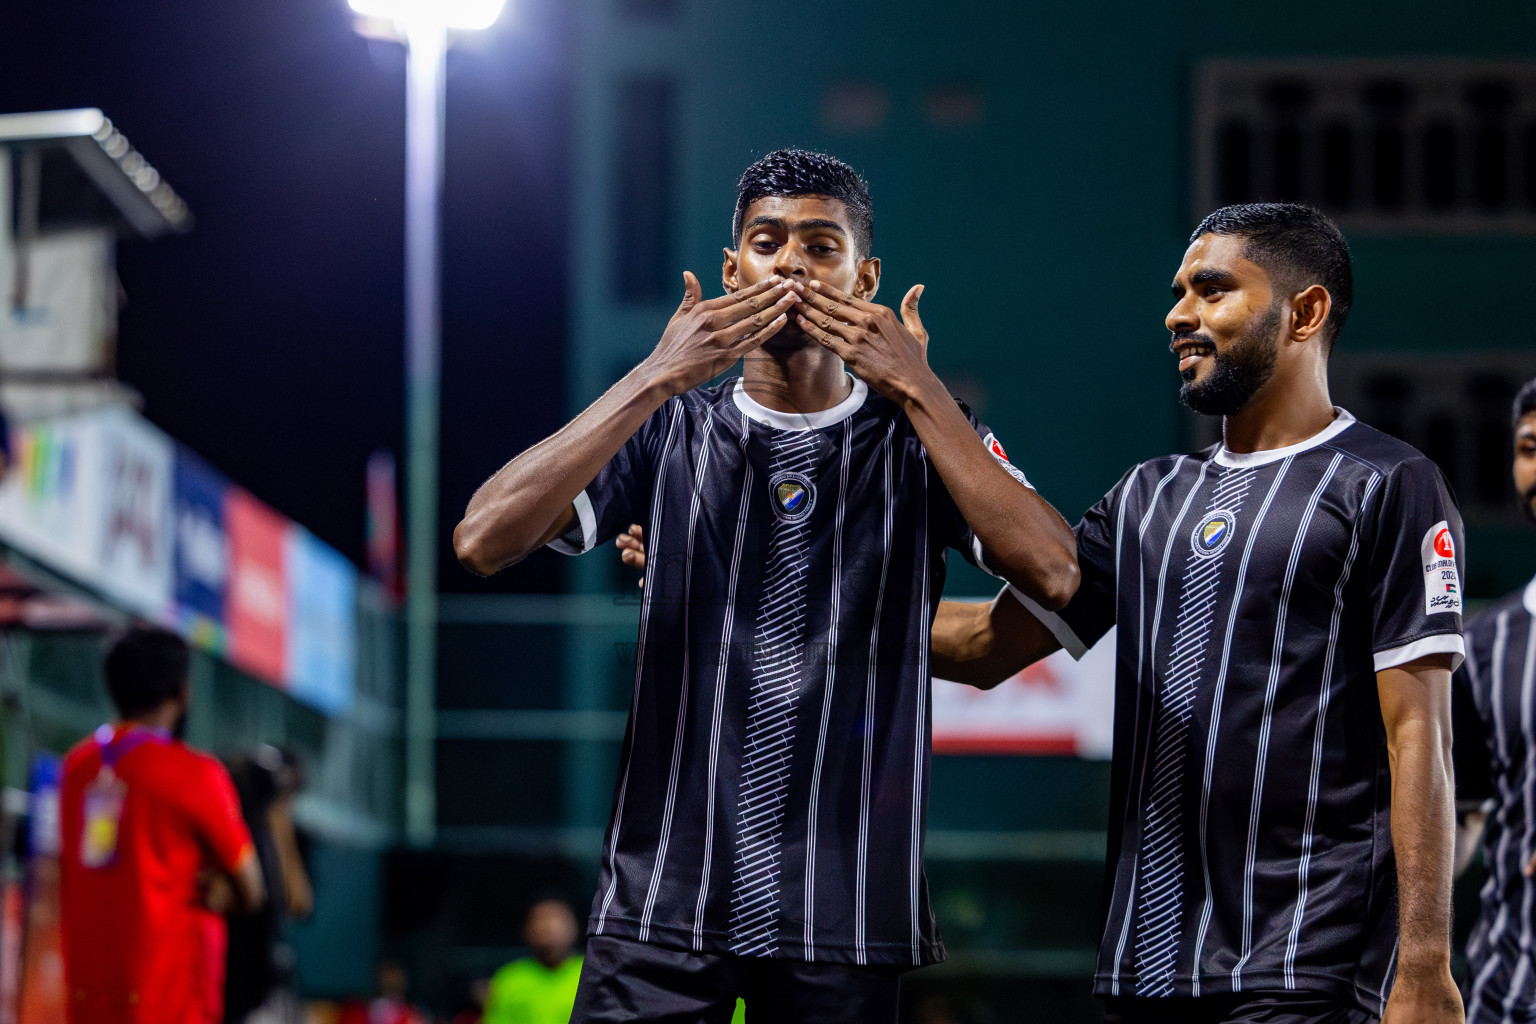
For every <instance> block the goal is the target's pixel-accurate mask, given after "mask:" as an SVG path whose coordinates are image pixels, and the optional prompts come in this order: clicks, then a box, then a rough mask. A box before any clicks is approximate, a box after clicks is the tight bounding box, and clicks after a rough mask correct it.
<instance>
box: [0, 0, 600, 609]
mask: <svg viewBox="0 0 1536 1024" xmlns="http://www.w3.org/2000/svg"><path fill="white" fill-rule="evenodd" d="M560 7H561V5H560V4H559V2H558V0H512V2H511V3H510V4H509V9H508V12H507V13H506V14H504V15H503V18H502V21H501V23H500V24H498V25H497V26H496V27H495V28H494V29H492V30H490V31H489V32H487V33H485V34H484V36H482V37H481V38H478V39H476V40H474V41H473V43H472V44H470V45H467V46H463V47H460V48H458V49H456V50H455V51H453V52H452V53H450V55H449V87H448V117H447V175H446V180H445V193H446V195H445V202H444V218H443V219H444V234H443V271H444V273H443V277H444V285H443V339H444V368H443V377H444V381H443V410H444V411H443V458H442V495H443V500H442V503H441V505H442V527H443V538H444V540H443V544H442V545H441V546H440V550H441V552H442V554H443V563H442V564H443V571H442V573H441V574H440V575H441V580H442V583H443V585H444V587H445V588H446V589H450V590H483V589H486V588H487V587H495V588H496V589H507V588H510V589H519V590H522V589H548V588H553V587H557V586H558V585H559V581H560V578H561V577H560V567H559V564H558V561H559V559H558V556H552V555H548V554H546V553H541V554H540V555H538V556H535V560H533V561H531V562H530V564H528V565H527V566H525V567H524V568H523V569H522V570H520V571H519V572H518V573H515V574H510V575H507V574H504V576H506V578H505V579H502V578H498V580H497V581H496V582H495V583H492V584H484V583H478V582H476V581H474V580H472V579H471V578H470V577H468V576H467V575H466V574H464V573H463V572H462V570H460V569H459V568H458V567H457V565H455V564H453V563H452V559H451V553H450V552H449V551H448V547H447V537H448V534H449V531H450V530H451V529H452V525H453V523H454V521H456V519H457V516H458V513H459V512H460V511H462V509H463V505H464V502H465V500H467V498H468V496H469V493H470V492H471V491H472V490H473V488H474V487H475V485H476V484H477V483H479V481H480V480H482V479H483V478H484V477H485V476H486V475H488V474H489V473H490V472H491V471H493V470H494V469H495V467H496V466H497V465H499V464H500V462H501V461H503V460H504V459H505V458H507V457H509V456H510V455H512V454H515V453H516V452H517V451H519V450H521V449H522V448H523V447H525V446H526V445H528V444H530V443H532V442H533V441H535V440H537V439H538V438H539V437H540V436H542V435H544V434H545V433H548V432H549V431H550V430H551V429H553V428H554V427H556V426H558V424H559V421H560V418H561V412H562V406H563V402H562V397H563V394H564V378H563V348H564V338H565V302H566V292H565V274H566V266H567V250H566V247H565V238H566V230H565V226H566V223H567V219H568V218H567V209H568V204H567V188H568V186H567V177H568V176H567V173H566V171H567V162H568V159H569V157H568V152H569V148H570V140H569V132H568V129H567V121H568V117H567V112H568V107H569V93H570V90H569V87H568V81H567V74H566V68H567V66H568V62H567V59H566V51H567V50H568V43H567V41H566V35H565V29H564V25H563V24H562V19H561V15H560ZM404 67H405V60H404V55H403V51H402V50H401V48H400V47H398V46H395V45H393V44H388V43H378V42H375V43H369V42H367V41H365V40H363V39H361V38H359V37H358V36H357V35H356V34H355V33H354V32H353V31H352V23H351V17H350V13H349V12H348V11H347V9H346V5H345V0H260V2H259V3H237V2H234V0H208V2H203V3H192V2H181V3H171V2H167V0H146V2H137V3H131V4H125V3H108V2H105V0H97V2H95V3H92V2H88V0H51V2H49V3H46V4H41V3H38V4H28V3H14V4H5V5H3V6H0V112H12V111H24V110H50V109H60V108H66V107H83V106H96V107H100V108H102V110H104V111H105V112H106V114H107V116H108V117H110V118H112V119H113V121H114V122H115V123H116V124H117V125H118V127H119V128H121V129H122V130H123V132H124V133H125V134H127V136H128V138H129V140H130V141H131V142H132V143H133V144H134V146H135V147H137V148H138V149H139V150H140V151H141V152H142V153H143V154H144V155H145V156H146V157H147V158H148V159H149V161H150V162H151V163H152V164H154V165H155V167H156V168H157V169H159V170H160V171H161V173H162V174H164V175H165V177H166V179H167V180H168V181H169V182H170V183H171V185H172V186H173V187H174V188H175V189H176V190H177V191H178V192H179V193H180V194H181V195H182V196H183V197H184V198H185V199H186V200H187V202H188V204H189V205H190V206H191V208H192V211H193V213H194V215H195V216H196V217H197V226H196V228H195V229H194V230H193V232H192V233H191V234H190V235H187V236H185V237H181V238H173V239H165V240H160V241H156V242H142V241H128V242H126V243H125V244H124V245H123V246H122V247H121V248H120V250H119V267H118V270H119V275H120V277H121V279H122V282H123V286H124V289H125V291H126V293H127V296H128V305H127V308H126V309H125V310H124V313H123V317H122V332H121V337H120V344H119V352H120V357H119V358H120V370H121V375H122V376H123V378H124V379H126V380H127V381H128V382H129V383H131V384H132V385H133V386H135V387H136V388H138V389H139V390H140V391H141V392H142V393H143V395H144V399H145V406H144V412H145V414H146V415H147V416H148V417H149V418H150V419H151V420H153V421H154V422H155V423H157V424H158V425H160V426H161V427H163V428H164V429H165V430H167V431H168V432H169V433H170V434H171V435H172V436H174V437H176V438H177V439H178V440H181V441H183V442H185V443H187V444H188V445H190V446H191V447H192V448H194V449H196V450H197V451H198V452H200V453H201V454H202V455H204V456H206V457H207V458H208V459H209V460H211V461H212V462H213V463H214V464H215V465H217V466H219V467H220V468H221V469H223V470H224V471H225V472H226V473H228V474H229V475H230V476H231V477H232V478H234V479H235V480H236V481H237V482H239V483H241V484H243V485H244V486H246V487H247V488H249V489H250V490H251V491H252V492H253V493H255V494H256V495H257V496H259V497H261V498H263V499H264V500H266V501H268V502H270V503H271V504H272V505H274V506H276V507H277V508H278V509H279V510H281V511H282V512H284V513H285V514H287V515H289V516H291V517H292V518H294V519H296V520H298V521H299V522H301V523H303V524H304V525H306V526H308V527H310V528H311V529H312V530H314V531H315V533H317V534H318V535H319V536H320V537H321V538H323V539H324V540H326V541H328V542H330V543H331V544H334V545H335V546H337V547H338V548H340V549H341V550H342V551H343V552H345V553H346V554H347V555H348V556H350V557H352V558H353V559H354V560H359V561H360V560H361V558H362V551H363V522H364V505H363V467H364V463H365V461H366V459H367V457H368V454H369V452H370V451H372V450H373V449H375V448H378V447H388V448H391V449H393V450H394V451H396V452H397V453H400V451H401V443H402V427H401V423H402V417H403V415H404V401H403V382H402V372H403V371H402V367H403V341H402V331H403V327H402V323H403V313H402V301H403V300H402V293H401V279H402V274H403V257H402V247H403V229H402V221H403V217H404V212H403V197H402V190H403V186H404V144H405V143H404V120H405V114H404V88H405V87H404V74H405V72H404ZM402 472H403V459H402Z"/></svg>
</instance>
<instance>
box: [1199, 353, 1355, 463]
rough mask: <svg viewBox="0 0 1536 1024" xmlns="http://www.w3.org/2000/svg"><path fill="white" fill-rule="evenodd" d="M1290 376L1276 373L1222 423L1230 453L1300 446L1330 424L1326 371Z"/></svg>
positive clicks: (1224, 440) (1310, 371) (1312, 371)
mask: <svg viewBox="0 0 1536 1024" xmlns="http://www.w3.org/2000/svg"><path fill="white" fill-rule="evenodd" d="M1297 370H1298V371H1300V372H1296V373H1293V374H1292V375H1290V376H1282V375H1281V374H1279V373H1277V374H1276V375H1275V376H1274V377H1272V378H1271V379H1270V381H1269V383H1267V384H1265V385H1264V386H1263V387H1262V388H1260V389H1259V390H1258V392H1257V393H1256V394H1255V395H1254V396H1253V397H1252V398H1250V399H1249V400H1248V403H1247V404H1246V405H1244V406H1243V407H1242V409H1240V410H1239V411H1238V412H1236V413H1234V414H1232V415H1231V416H1228V417H1227V418H1226V420H1225V421H1224V422H1223V424H1222V439H1223V443H1224V444H1225V445H1226V447H1227V451H1229V452H1240V453H1249V452H1266V451H1272V450H1273V449H1276V448H1288V447H1290V446H1291V445H1293V444H1300V443H1301V442H1303V441H1305V440H1306V439H1307V438H1309V437H1312V436H1314V435H1316V434H1318V433H1319V432H1321V431H1323V430H1324V429H1326V428H1327V426H1328V424H1330V423H1332V422H1333V419H1334V411H1333V400H1332V399H1331V398H1329V397H1328V378H1327V375H1326V368H1322V367H1319V368H1317V369H1315V370H1306V369H1304V368H1301V367H1298V368H1297Z"/></svg>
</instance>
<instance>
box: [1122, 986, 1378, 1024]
mask: <svg viewBox="0 0 1536 1024" xmlns="http://www.w3.org/2000/svg"><path fill="white" fill-rule="evenodd" d="M1375 1020H1376V1015H1375V1014H1372V1013H1366V1012H1365V1011H1364V1010H1362V1009H1360V1007H1358V1006H1356V1005H1355V1004H1354V1003H1343V1002H1340V1001H1338V1000H1337V999H1330V998H1328V997H1327V996H1324V995H1321V994H1319V993H1316V992H1283V993H1281V992H1242V993H1237V994H1235V995H1219V996H1199V997H1197V998H1190V997H1188V996H1175V997H1171V998H1166V999H1153V998H1146V997H1138V996H1118V997H1116V996H1109V997H1107V998H1106V999H1105V1000H1104V1024H1374V1021H1375Z"/></svg>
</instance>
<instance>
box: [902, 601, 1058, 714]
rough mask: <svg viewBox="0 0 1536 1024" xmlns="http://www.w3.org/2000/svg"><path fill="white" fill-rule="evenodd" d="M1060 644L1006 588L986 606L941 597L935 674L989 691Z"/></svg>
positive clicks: (936, 622)
mask: <svg viewBox="0 0 1536 1024" xmlns="http://www.w3.org/2000/svg"><path fill="white" fill-rule="evenodd" d="M1060 647H1061V644H1060V642H1059V641H1057V639H1056V638H1055V636H1053V635H1052V634H1051V631H1050V630H1049V629H1047V628H1046V627H1045V625H1044V624H1043V623H1042V622H1041V621H1040V620H1039V619H1037V618H1035V617H1034V616H1033V615H1031V614H1030V613H1029V612H1027V611H1025V610H1024V607H1023V605H1021V604H1019V602H1018V601H1017V600H1016V599H1015V598H1014V596H1013V595H1012V594H1011V593H1009V592H1008V591H1007V590H1006V589H1005V590H1004V591H1003V592H1002V593H1000V594H998V595H997V596H996V597H995V598H993V599H992V600H991V601H989V602H987V603H986V604H972V603H970V602H963V601H940V602H939V609H938V613H937V614H936V615H935V616H934V620H933V646H932V664H933V674H934V676H936V677H937V678H939V679H948V680H951V681H952V682H956V683H968V684H970V685H971V686H975V687H979V688H980V689H983V690H986V689H990V688H992V687H994V686H996V685H997V684H998V683H1001V682H1002V681H1003V680H1005V679H1008V678H1009V677H1011V676H1013V675H1014V674H1016V673H1018V672H1019V671H1021V670H1023V669H1025V668H1027V667H1028V666H1030V665H1032V664H1034V663H1035V662H1037V661H1039V660H1040V659H1041V658H1044V657H1046V656H1047V655H1049V654H1051V653H1052V652H1054V651H1056V650H1058V649H1059V648H1060Z"/></svg>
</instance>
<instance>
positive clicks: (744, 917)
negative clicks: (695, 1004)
mask: <svg viewBox="0 0 1536 1024" xmlns="http://www.w3.org/2000/svg"><path fill="white" fill-rule="evenodd" d="M820 443H821V436H820V434H818V433H817V432H816V431H814V430H806V431H801V432H798V433H792V434H791V433H783V432H779V433H776V435H775V436H774V438H773V440H772V446H773V453H772V455H771V457H770V462H769V464H770V466H771V467H772V468H771V470H770V472H771V473H772V474H774V475H777V474H780V473H799V474H801V475H805V476H809V474H810V473H811V472H812V471H813V470H814V469H815V466H816V461H817V447H818V446H819V444H820ZM768 483H769V486H770V487H771V486H772V485H773V480H772V478H771V477H770V479H769V481H768ZM770 500H773V499H772V498H771V497H770ZM810 523H811V519H810V517H809V516H806V517H803V518H800V519H793V520H791V519H782V518H776V521H775V522H774V524H773V532H772V534H771V536H770V538H769V542H768V549H769V555H768V564H767V565H766V566H765V567H764V572H763V589H764V594H765V596H764V599H763V605H762V609H761V610H760V613H759V615H758V620H757V630H756V634H755V636H754V637H753V643H752V646H753V651H752V682H751V685H750V686H749V688H748V692H747V721H746V725H745V730H744V737H743V742H742V765H741V784H740V785H741V788H740V790H739V799H738V804H737V827H736V871H735V875H734V877H733V883H734V886H733V887H734V889H735V894H734V895H733V896H732V897H731V903H732V909H731V919H730V941H731V952H733V953H736V954H738V955H742V956H751V955H756V956H772V955H773V954H774V952H775V951H776V950H777V948H778V940H779V934H778V921H779V916H780V908H779V876H780V873H781V870H780V869H781V865H780V857H781V856H782V853H781V850H780V843H781V840H782V838H783V832H782V825H783V822H784V803H785V801H786V800H787V799H788V796H789V769H790V759H791V758H792V757H793V755H794V737H795V708H796V704H797V700H798V697H799V694H800V690H801V673H802V671H803V669H804V668H805V660H806V644H805V643H804V635H803V630H804V626H805V587H806V576H807V574H806V548H807V546H808V544H809V536H808V535H809V530H810Z"/></svg>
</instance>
